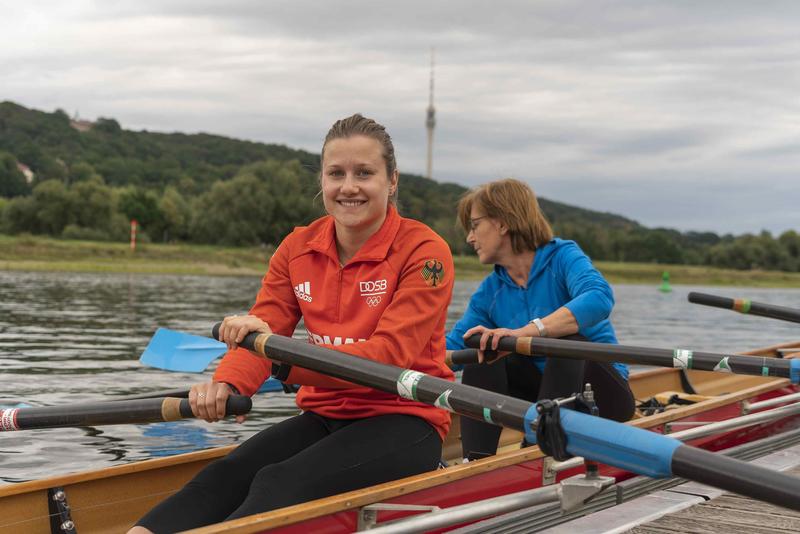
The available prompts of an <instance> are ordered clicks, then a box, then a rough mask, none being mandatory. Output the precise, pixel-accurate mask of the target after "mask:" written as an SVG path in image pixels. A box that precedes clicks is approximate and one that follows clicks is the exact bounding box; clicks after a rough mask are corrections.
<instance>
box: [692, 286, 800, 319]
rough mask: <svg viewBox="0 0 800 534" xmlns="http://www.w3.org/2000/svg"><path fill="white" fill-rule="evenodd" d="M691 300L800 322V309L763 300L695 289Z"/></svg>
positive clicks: (706, 304) (716, 306) (749, 313)
mask: <svg viewBox="0 0 800 534" xmlns="http://www.w3.org/2000/svg"><path fill="white" fill-rule="evenodd" d="M689 302H692V303H694V304H702V305H704V306H713V307H715V308H723V309H726V310H733V311H738V312H739V313H745V314H748V315H759V316H761V317H770V318H772V319H780V320H782V321H791V322H793V323H800V310H796V309H794V308H787V307H785V306H775V305H773V304H764V303H762V302H754V301H752V300H748V299H732V298H728V297H720V296H717V295H709V294H708V293H697V292H694V291H692V292H691V293H689Z"/></svg>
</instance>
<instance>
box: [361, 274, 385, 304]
mask: <svg viewBox="0 0 800 534" xmlns="http://www.w3.org/2000/svg"><path fill="white" fill-rule="evenodd" d="M386 286H387V284H386V279H385V278H384V279H383V280H369V281H367V282H359V283H358V289H359V290H360V291H361V296H362V297H364V301H365V302H366V303H367V306H369V307H370V308H374V307H375V306H377V305H378V304H380V303H381V295H383V294H384V293H386Z"/></svg>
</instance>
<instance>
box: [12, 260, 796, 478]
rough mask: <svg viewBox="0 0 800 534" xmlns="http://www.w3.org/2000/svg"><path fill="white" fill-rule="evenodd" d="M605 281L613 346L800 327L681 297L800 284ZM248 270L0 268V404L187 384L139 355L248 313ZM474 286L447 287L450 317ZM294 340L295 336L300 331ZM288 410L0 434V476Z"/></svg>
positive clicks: (760, 341) (703, 342)
mask: <svg viewBox="0 0 800 534" xmlns="http://www.w3.org/2000/svg"><path fill="white" fill-rule="evenodd" d="M657 282H658V281H654V285H653V286H652V287H651V286H632V285H618V286H615V288H614V290H615V294H616V299H617V306H616V308H615V310H614V315H613V320H614V324H615V326H616V328H617V333H618V336H619V339H620V342H621V343H624V344H629V345H644V346H652V347H663V348H673V347H681V348H691V349H695V350H708V351H716V352H727V351H737V350H742V349H745V348H755V347H758V346H763V345H769V344H774V343H777V342H782V341H789V340H800V326H798V325H796V324H792V323H784V322H781V321H776V320H772V319H764V318H759V317H746V316H742V315H739V314H736V313H733V312H727V311H724V310H717V309H713V308H707V307H702V306H697V305H694V304H689V303H688V302H687V300H686V294H687V293H688V292H689V291H693V290H699V291H703V290H705V291H707V292H709V293H715V294H721V295H726V296H731V297H746V298H750V299H752V300H758V301H762V302H768V303H772V304H779V305H785V306H791V307H800V289H791V290H786V289H779V290H777V289H776V290H772V289H744V288H735V289H734V288H699V287H688V286H676V287H675V290H674V291H673V292H672V293H670V294H666V295H665V294H662V293H659V292H658V291H657V290H656V284H657ZM259 284H260V279H259V278H257V277H242V278H227V277H226V278H214V277H190V276H143V275H101V274H71V273H21V272H4V271H0V406H4V407H7V406H13V405H16V404H17V403H26V404H29V405H32V406H46V405H55V404H60V403H77V402H88V401H101V400H108V399H109V398H110V397H112V396H115V395H129V394H134V393H142V392H147V391H155V390H160V389H173V388H178V387H188V386H189V385H190V384H192V383H193V382H196V381H198V382H199V381H202V380H204V379H207V378H208V376H210V371H211V370H209V371H207V372H206V374H205V375H200V374H186V373H168V372H165V371H159V370H155V369H148V368H144V367H142V366H141V365H140V364H139V363H138V359H139V356H140V355H141V353H142V351H143V349H144V347H145V346H146V345H147V342H148V340H149V339H150V337H151V336H152V335H153V332H154V331H155V330H156V328H157V327H159V326H162V327H166V328H171V329H174V330H180V331H185V332H190V333H195V334H201V335H207V332H208V331H209V328H210V326H211V325H212V324H214V323H215V322H216V321H218V320H219V319H220V318H221V317H223V316H224V315H227V314H231V313H242V312H244V311H246V310H247V309H248V308H249V306H250V304H251V302H252V300H253V298H254V296H255V294H256V291H257V289H258V287H259ZM476 286H477V282H460V283H457V284H456V291H455V296H454V299H453V304H452V305H451V307H450V312H449V321H450V323H451V324H452V322H454V321H455V320H456V319H457V318H458V317H459V316H460V314H461V312H462V311H463V310H464V308H465V306H466V302H467V299H468V298H469V295H470V294H471V293H472V291H473V290H474V289H475V287H476ZM298 334H299V335H300V336H302V332H298ZM294 413H296V409H295V406H294V403H293V399H292V398H291V397H290V396H288V395H284V394H282V393H280V394H279V393H273V394H266V395H260V396H257V397H256V398H255V399H254V409H253V413H252V414H251V416H250V418H249V420H248V421H247V422H246V423H244V424H242V425H237V424H235V423H232V422H227V421H226V422H222V423H215V424H208V423H205V422H200V421H180V422H174V423H159V424H153V425H115V426H105V427H98V428H76V429H51V430H28V431H21V432H8V433H2V434H0V483H8V482H18V481H22V480H30V479H35V478H41V477H45V476H50V475H55V474H60V473H66V472H73V471H81V470H86V469H95V468H100V467H105V466H109V465H114V464H119V463H125V462H131V461H134V460H141V459H145V458H152V457H154V456H163V455H170V454H176V453H180V452H188V451H191V450H196V449H203V448H209V447H214V446H220V445H228V444H231V443H236V442H240V441H242V440H243V439H245V438H247V437H248V436H250V435H252V434H253V433H255V432H257V431H258V430H260V429H262V428H263V427H264V426H265V425H269V424H271V423H273V422H275V421H277V420H280V419H282V418H284V417H286V416H288V415H292V414H294Z"/></svg>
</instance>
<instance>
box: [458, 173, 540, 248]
mask: <svg viewBox="0 0 800 534" xmlns="http://www.w3.org/2000/svg"><path fill="white" fill-rule="evenodd" d="M473 206H475V207H477V208H478V209H479V210H480V211H482V212H483V213H485V214H486V216H487V217H489V218H491V219H495V220H497V221H500V222H501V223H502V224H503V225H504V226H505V227H506V228H508V233H509V235H510V237H511V248H512V249H513V250H514V252H515V253H516V254H519V253H521V252H524V251H526V250H536V249H537V248H538V247H540V246H542V245H544V244H545V243H547V242H548V241H550V240H551V239H553V230H552V228H550V223H549V222H547V219H546V218H545V216H544V213H542V210H541V208H539V202H538V201H537V200H536V194H535V193H534V192H533V189H531V188H530V187H529V186H528V184H526V183H523V182H520V181H519V180H515V179H514V178H506V179H504V180H498V181H496V182H489V183H488V184H483V185H481V186H478V187H476V188H474V189H471V190H470V191H467V192H466V193H465V194H464V196H462V197H461V200H460V201H459V202H458V220H459V222H460V223H461V226H462V228H464V231H465V232H467V233H469V231H470V228H471V223H470V219H471V214H472V207H473Z"/></svg>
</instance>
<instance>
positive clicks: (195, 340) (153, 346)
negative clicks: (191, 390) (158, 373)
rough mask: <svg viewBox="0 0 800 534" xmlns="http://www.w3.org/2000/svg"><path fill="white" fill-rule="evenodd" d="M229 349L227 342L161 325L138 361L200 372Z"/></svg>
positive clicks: (188, 371) (160, 367) (157, 366)
mask: <svg viewBox="0 0 800 534" xmlns="http://www.w3.org/2000/svg"><path fill="white" fill-rule="evenodd" d="M226 349H227V347H226V346H225V343H220V342H219V341H215V340H213V339H211V338H208V337H203V336H195V335H192V334H186V333H183V332H176V331H174V330H169V329H167V328H159V329H158V330H156V333H155V335H153V338H152V339H151V340H150V343H148V345H147V348H145V349H144V352H143V353H142V357H141V358H139V361H140V362H141V363H143V364H145V365H148V366H150V367H156V368H158V369H165V370H167V371H181V372H185V373H200V372H203V371H204V370H205V369H206V368H207V367H208V366H209V365H210V364H211V362H213V361H214V360H216V359H217V358H219V357H220V356H222V355H223V354H224V353H225V351H226Z"/></svg>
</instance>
